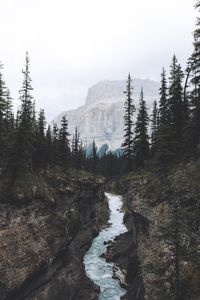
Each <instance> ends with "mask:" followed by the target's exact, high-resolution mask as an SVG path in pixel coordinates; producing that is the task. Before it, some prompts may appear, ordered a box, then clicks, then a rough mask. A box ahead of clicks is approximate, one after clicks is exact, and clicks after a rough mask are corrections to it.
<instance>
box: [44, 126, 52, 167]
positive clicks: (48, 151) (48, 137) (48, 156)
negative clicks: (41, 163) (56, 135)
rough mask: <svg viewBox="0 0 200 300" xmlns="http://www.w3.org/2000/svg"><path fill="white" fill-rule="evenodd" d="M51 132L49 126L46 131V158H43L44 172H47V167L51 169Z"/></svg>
mask: <svg viewBox="0 0 200 300" xmlns="http://www.w3.org/2000/svg"><path fill="white" fill-rule="evenodd" d="M52 152H53V145H52V132H51V126H50V125H49V126H48V128H47V131H46V157H45V171H47V168H48V166H50V167H52Z"/></svg>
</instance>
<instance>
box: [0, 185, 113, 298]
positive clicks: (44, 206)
mask: <svg viewBox="0 0 200 300" xmlns="http://www.w3.org/2000/svg"><path fill="white" fill-rule="evenodd" d="M55 197H56V201H53V202H54V204H53V205H51V202H47V201H42V200H40V201H39V200H37V199H35V200H34V201H30V203H26V204H21V207H17V206H14V205H12V204H9V203H8V204H1V203H0V211H2V212H4V213H0V224H2V225H3V224H4V226H0V237H1V239H0V300H8V299H9V300H21V299H23V300H66V299H88V300H92V299H94V300H96V299H98V294H99V289H98V287H97V286H96V285H94V284H93V283H92V282H91V281H90V280H89V279H88V278H87V277H86V275H85V270H84V265H83V256H84V254H85V253H86V251H87V250H88V248H89V247H90V245H91V242H92V240H93V238H94V236H96V235H97V234H98V232H99V230H100V228H101V226H103V225H104V224H105V223H106V222H107V220H108V214H109V211H108V205H107V202H106V198H105V196H104V191H103V187H102V186H101V185H97V184H95V185H94V184H93V183H92V182H89V183H88V182H87V183H78V184H77V186H76V189H75V190H74V192H73V193H71V194H70V195H69V193H68V192H66V193H64V192H63V193H61V194H60V193H57V194H56V195H55ZM66 211H67V212H69V214H65V212H66Z"/></svg>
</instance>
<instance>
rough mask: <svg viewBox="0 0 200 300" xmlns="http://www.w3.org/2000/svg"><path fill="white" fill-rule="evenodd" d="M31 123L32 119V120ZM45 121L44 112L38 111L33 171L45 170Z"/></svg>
mask: <svg viewBox="0 0 200 300" xmlns="http://www.w3.org/2000/svg"><path fill="white" fill-rule="evenodd" d="M33 122H35V121H34V119H33ZM45 129H46V119H45V114H44V110H43V109H40V111H39V116H38V120H37V123H36V128H35V155H34V168H35V170H45V157H46V151H47V149H46V138H45Z"/></svg>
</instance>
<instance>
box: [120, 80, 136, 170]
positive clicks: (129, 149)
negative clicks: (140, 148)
mask: <svg viewBox="0 0 200 300" xmlns="http://www.w3.org/2000/svg"><path fill="white" fill-rule="evenodd" d="M132 91H133V87H132V80H131V76H130V74H129V75H128V80H127V85H126V91H124V94H125V95H126V100H125V103H124V109H125V113H124V132H125V133H124V141H123V143H122V145H121V147H122V150H123V155H124V157H125V158H126V159H127V160H128V166H129V168H130V167H131V160H132V159H133V113H134V112H135V106H134V104H133V98H132Z"/></svg>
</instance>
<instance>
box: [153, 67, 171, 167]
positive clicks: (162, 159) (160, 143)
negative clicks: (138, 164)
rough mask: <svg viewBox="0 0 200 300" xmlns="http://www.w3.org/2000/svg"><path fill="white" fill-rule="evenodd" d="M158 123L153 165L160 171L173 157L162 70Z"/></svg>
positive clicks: (165, 87)
mask: <svg viewBox="0 0 200 300" xmlns="http://www.w3.org/2000/svg"><path fill="white" fill-rule="evenodd" d="M159 94H160V100H159V121H158V139H157V149H156V153H155V163H156V165H158V166H159V169H160V170H165V169H166V168H168V166H169V164H170V162H171V160H172V158H173V155H172V152H171V149H170V139H171V133H170V125H169V123H170V118H169V102H168V97H167V80H166V72H165V70H164V68H163V70H162V73H161V87H160V90H159Z"/></svg>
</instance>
